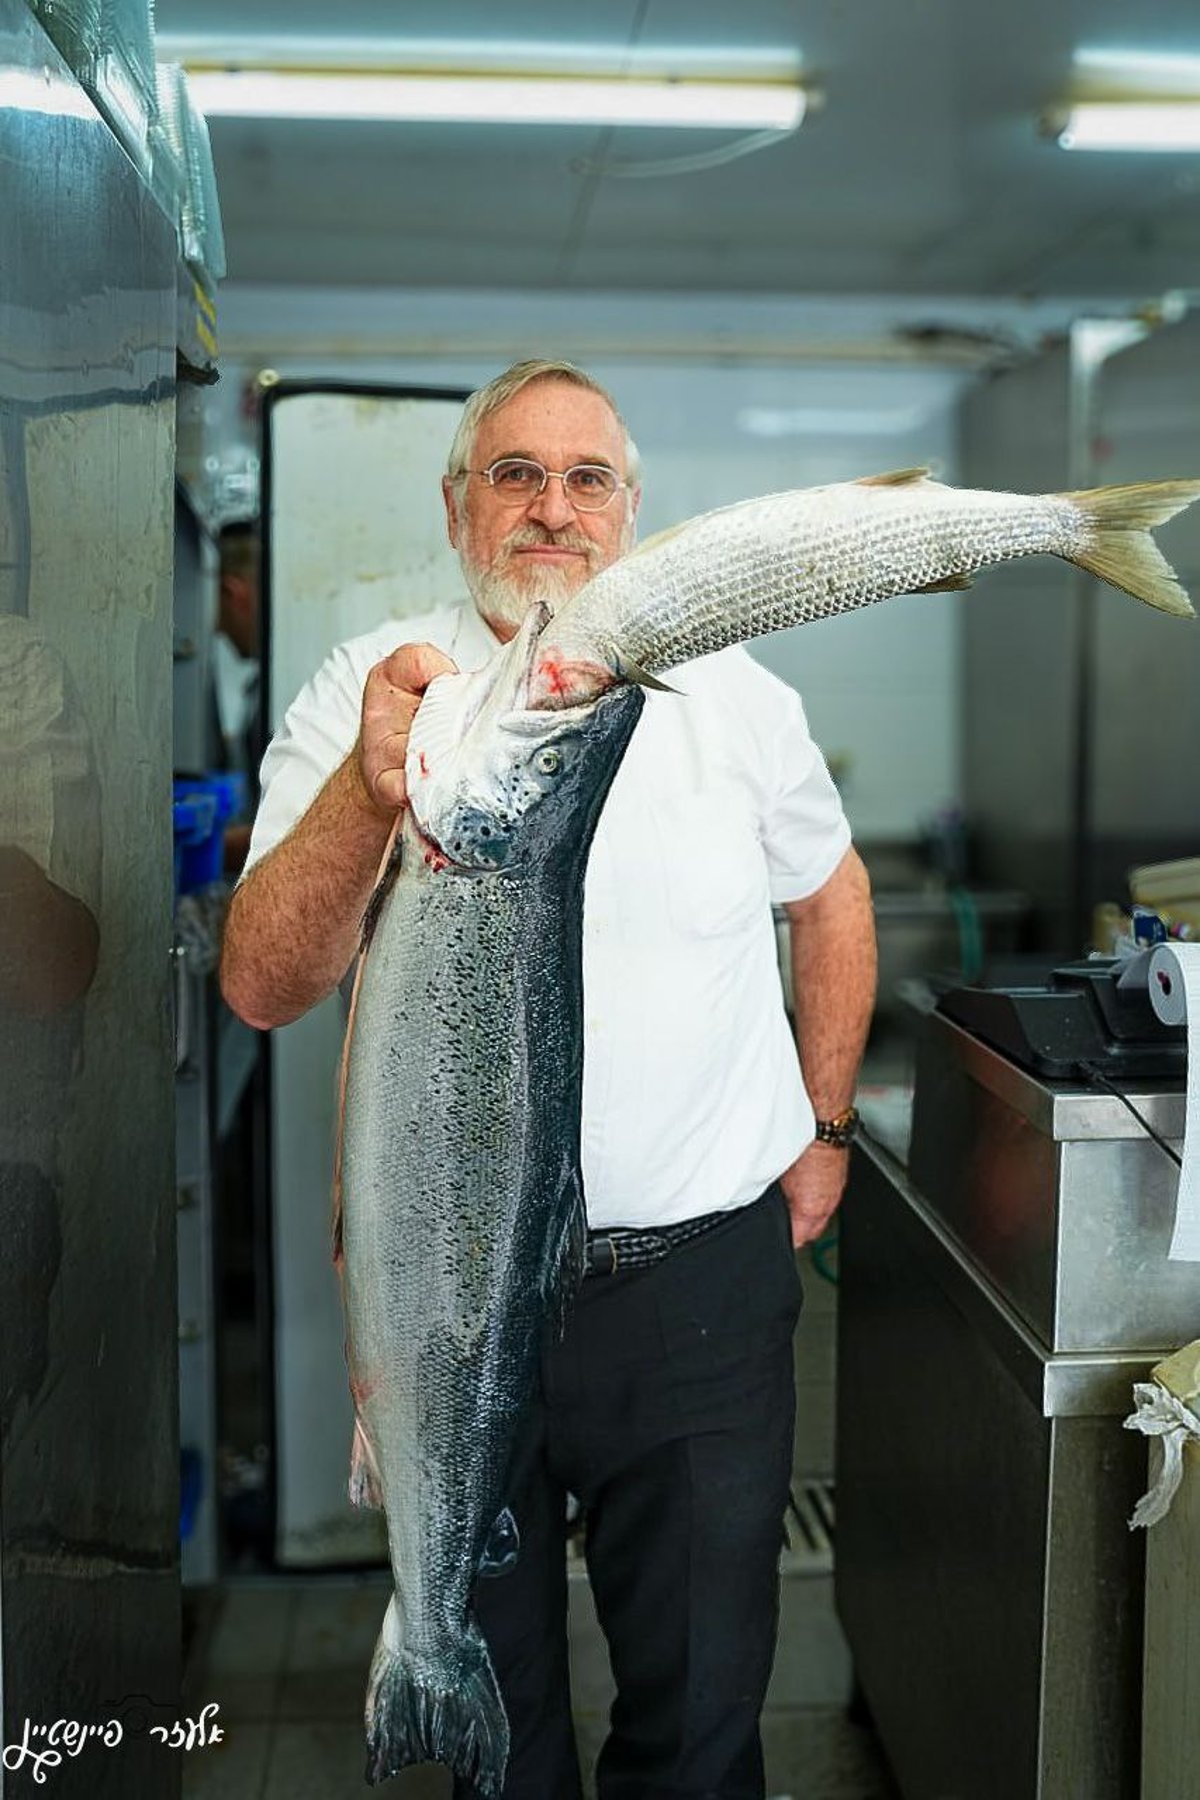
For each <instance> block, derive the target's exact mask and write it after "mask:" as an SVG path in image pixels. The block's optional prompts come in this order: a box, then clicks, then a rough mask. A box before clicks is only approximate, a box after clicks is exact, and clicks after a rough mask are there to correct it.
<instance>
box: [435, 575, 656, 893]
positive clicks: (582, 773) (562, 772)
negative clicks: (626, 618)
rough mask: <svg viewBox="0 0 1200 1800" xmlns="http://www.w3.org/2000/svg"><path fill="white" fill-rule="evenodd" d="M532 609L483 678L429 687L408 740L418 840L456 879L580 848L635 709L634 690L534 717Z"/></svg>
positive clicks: (538, 621)
mask: <svg viewBox="0 0 1200 1800" xmlns="http://www.w3.org/2000/svg"><path fill="white" fill-rule="evenodd" d="M549 616H550V615H549V611H548V609H547V608H545V607H543V606H541V605H535V606H533V607H531V608H530V611H529V612H528V614H527V615H526V617H525V620H524V622H523V623H522V625H521V628H520V630H519V631H518V633H517V635H516V636H515V637H514V638H513V639H512V640H511V641H510V642H509V643H508V644H506V645H505V646H504V647H503V648H502V649H501V650H500V651H498V652H497V654H496V655H495V656H494V657H493V658H492V660H491V661H490V662H489V663H488V664H487V665H486V666H485V667H484V668H482V669H479V670H476V671H475V672H474V673H473V674H470V675H444V676H440V677H439V678H438V679H437V680H436V681H434V682H432V683H431V684H430V687H429V689H428V691H427V692H426V694H425V697H424V699H423V700H422V702H421V705H420V707H419V708H418V711H417V715H416V718H415V719H414V721H413V727H412V731H411V733H410V736H409V743H408V755H407V760H406V763H405V775H406V780H407V785H408V796H409V804H410V806H411V808H412V812H413V817H414V819H415V822H416V824H417V826H418V827H419V829H420V831H421V834H422V836H423V837H424V838H425V839H426V840H427V842H428V843H429V844H430V845H431V846H432V848H433V850H434V851H435V852H436V853H437V854H438V856H439V857H440V858H442V859H444V860H445V862H446V863H447V864H449V865H450V866H451V867H453V868H454V869H457V870H458V871H460V872H463V873H471V872H472V871H474V872H477V873H491V872H494V871H496V870H500V869H507V868H514V867H516V866H518V865H525V864H527V863H528V862H530V861H531V860H534V859H536V858H537V857H545V856H547V855H549V854H552V853H553V850H554V847H555V846H556V845H557V844H559V843H565V842H568V841H571V842H573V841H575V839H577V838H578V836H579V835H580V833H581V831H582V830H583V829H584V827H585V824H586V827H587V829H588V833H589V835H590V828H591V826H592V825H594V823H595V819H596V817H597V816H598V814H599V811H600V807H601V805H602V804H603V801H604V798H605V796H606V795H607V793H608V789H609V786H610V785H611V783H612V779H613V777H614V775H615V774H616V772H617V769H618V768H619V766H620V763H621V758H622V757H623V755H624V754H625V748H626V746H627V744H628V742H629V739H630V737H631V736H632V733H633V728H634V726H635V725H636V723H637V720H638V717H639V715H640V713H641V708H642V695H641V693H640V691H639V690H638V689H637V688H636V687H630V686H619V687H614V688H612V689H611V690H610V691H606V692H604V693H603V694H601V695H600V696H599V697H597V698H595V699H591V700H589V701H587V702H586V703H584V704H579V705H573V706H571V705H568V706H563V707H561V708H560V709H559V710H557V711H546V710H541V709H539V710H534V709H533V708H532V707H531V706H530V704H529V699H530V690H531V684H532V681H533V676H534V668H535V663H536V660H537V655H538V637H539V634H540V632H541V631H542V630H543V629H544V627H545V625H546V623H547V621H548V619H549Z"/></svg>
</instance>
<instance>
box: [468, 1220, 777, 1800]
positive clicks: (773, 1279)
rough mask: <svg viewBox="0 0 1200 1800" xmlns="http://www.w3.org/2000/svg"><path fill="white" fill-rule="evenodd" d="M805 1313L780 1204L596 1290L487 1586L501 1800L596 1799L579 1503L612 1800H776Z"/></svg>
mask: <svg viewBox="0 0 1200 1800" xmlns="http://www.w3.org/2000/svg"><path fill="white" fill-rule="evenodd" d="M800 1298H801V1296H800V1283H799V1278H798V1275H797V1272H796V1263H795V1257H794V1255H793V1252H792V1247H791V1233H790V1227H789V1223H788V1214H787V1206H786V1203H785V1201H784V1198H783V1195H782V1193H781V1192H780V1190H779V1188H778V1187H775V1186H772V1187H771V1188H769V1189H768V1190H767V1192H766V1194H765V1195H763V1197H762V1198H761V1199H760V1200H758V1201H756V1202H754V1204H752V1205H751V1206H747V1207H745V1208H743V1209H742V1210H741V1211H739V1212H738V1213H735V1214H733V1215H731V1216H730V1218H729V1220H728V1221H727V1222H725V1223H722V1224H721V1225H719V1226H718V1227H717V1228H716V1229H715V1230H713V1231H711V1232H710V1233H708V1234H707V1235H705V1236H703V1237H700V1238H698V1239H696V1240H695V1241H694V1242H691V1243H687V1244H684V1245H682V1246H680V1248H679V1249H677V1250H676V1251H674V1252H673V1253H672V1254H671V1255H670V1256H668V1257H667V1258H665V1259H664V1260H663V1261H662V1262H660V1263H657V1264H654V1265H653V1266H651V1267H650V1268H646V1269H631V1270H628V1271H620V1270H618V1271H617V1273H615V1274H613V1275H598V1276H593V1277H592V1278H590V1279H589V1280H588V1281H586V1282H585V1283H584V1286H583V1289H582V1292H581V1294H580V1296H579V1298H578V1300H577V1302H576V1304H575V1307H574V1310H573V1312H572V1315H571V1318H570V1320H569V1323H568V1326H567V1330H566V1334H565V1336H564V1337H563V1339H562V1340H561V1341H560V1342H556V1343H552V1344H548V1345H547V1346H546V1348H545V1350H544V1353H543V1357H542V1382H541V1393H540V1395H539V1397H538V1399H537V1401H536V1403H535V1405H534V1407H533V1409H532V1411H531V1414H530V1417H529V1420H528V1424H527V1429H526V1430H525V1431H524V1432H523V1434H522V1438H521V1442H520V1444H519V1448H518V1456H517V1460H516V1464H515V1467H514V1472H513V1478H512V1482H511V1504H512V1509H513V1512H514V1514H515V1516H516V1519H517V1525H518V1530H519V1532H520V1538H521V1548H520V1556H519V1559H518V1562H517V1565H516V1567H515V1569H514V1570H513V1571H512V1572H511V1573H509V1574H507V1575H504V1576H500V1577H497V1578H494V1579H491V1580H480V1581H478V1582H477V1583H476V1605H477V1610H478V1614H479V1618H480V1622H481V1624H482V1627H483V1631H484V1634H485V1636H486V1638H487V1640H488V1644H489V1646H490V1648H491V1651H492V1655H493V1658H494V1661H495V1663H496V1668H497V1672H498V1674H499V1678H500V1686H501V1690H502V1692H503V1695H504V1700H505V1705H506V1708H507V1710H508V1716H509V1723H510V1726H511V1729H512V1749H511V1753H510V1757H509V1768H508V1778H507V1780H506V1783H505V1787H504V1800H579V1796H580V1792H581V1789H580V1778H579V1764H578V1759H577V1756H576V1751H575V1743H574V1736H573V1731H572V1725H571V1699H570V1690H569V1682H568V1666H567V1632H566V1611H567V1577H566V1555H565V1499H566V1494H567V1493H568V1492H571V1493H574V1494H575V1495H577V1496H578V1498H579V1499H580V1500H581V1501H582V1502H583V1504H584V1507H585V1508H586V1512H587V1527H586V1554H587V1565H588V1573H589V1576H590V1578H591V1583H592V1590H593V1593H594V1596H595V1601H596V1608H597V1612H598V1614H599V1618H600V1624H601V1626H602V1628H603V1631H604V1634H605V1637H606V1638H607V1640H608V1646H609V1653H610V1656H611V1660H612V1666H613V1674H614V1677H615V1680H616V1685H617V1698H616V1701H615V1703H614V1706H613V1711H612V1720H611V1731H610V1735H609V1737H608V1739H607V1741H606V1743H605V1745H604V1748H603V1750H602V1751H601V1754H600V1760H599V1764H598V1766H597V1774H596V1778H597V1790H598V1794H599V1800H762V1797H763V1794H764V1785H763V1782H764V1777H763V1762H762V1746H761V1741H760V1737H759V1714H760V1712H761V1710H762V1704H763V1698H764V1695H765V1693H766V1687H767V1681H768V1678H769V1676H770V1672H771V1663H772V1659H773V1656H774V1651H775V1637H776V1631H777V1626H778V1611H779V1583H778V1561H779V1551H780V1546H781V1542H782V1534H783V1518H784V1511H785V1508H786V1505H787V1496H788V1485H789V1481H790V1476H791V1466H792V1437H793V1427H794V1418H795V1393H794V1375H793V1361H792V1334H793V1332H794V1330H795V1325H796V1320H797V1317H798V1316H799V1311H800ZM454 1792H455V1800H472V1790H471V1789H470V1788H469V1787H467V1786H466V1785H465V1784H463V1783H461V1782H459V1783H457V1784H456V1786H455V1790H454Z"/></svg>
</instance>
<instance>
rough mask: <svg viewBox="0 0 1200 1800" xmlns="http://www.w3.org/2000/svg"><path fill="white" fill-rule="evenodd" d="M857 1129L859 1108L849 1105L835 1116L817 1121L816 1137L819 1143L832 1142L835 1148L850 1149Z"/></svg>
mask: <svg viewBox="0 0 1200 1800" xmlns="http://www.w3.org/2000/svg"><path fill="white" fill-rule="evenodd" d="M857 1129H858V1108H857V1106H848V1107H846V1109H845V1111H844V1112H840V1113H838V1114H837V1116H836V1117H835V1118H832V1119H818V1120H817V1121H816V1139H817V1142H818V1143H819V1144H832V1145H833V1146H834V1147H835V1149H838V1150H848V1149H849V1148H850V1146H851V1144H852V1143H853V1142H854V1133H855V1132H856V1131H857Z"/></svg>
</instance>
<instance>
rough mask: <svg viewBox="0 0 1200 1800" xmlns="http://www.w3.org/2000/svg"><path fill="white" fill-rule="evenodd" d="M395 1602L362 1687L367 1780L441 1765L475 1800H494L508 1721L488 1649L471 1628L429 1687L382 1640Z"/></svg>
mask: <svg viewBox="0 0 1200 1800" xmlns="http://www.w3.org/2000/svg"><path fill="white" fill-rule="evenodd" d="M394 1628H395V1614H394V1602H391V1601H389V1603H388V1616H387V1617H386V1618H385V1619H384V1622H383V1630H382V1632H381V1633H380V1635H379V1642H378V1644H377V1645H376V1647H375V1655H374V1658H373V1660H372V1663H371V1675H370V1681H369V1683H368V1687H367V1713H366V1724H367V1780H368V1781H369V1782H372V1783H375V1782H380V1781H386V1780H387V1779H388V1777H389V1776H391V1775H397V1774H399V1772H400V1770H401V1769H406V1768H408V1767H410V1766H411V1765H412V1764H413V1763H423V1762H439V1763H445V1764H446V1765H447V1767H449V1768H451V1769H453V1771H454V1773H455V1774H456V1775H457V1776H458V1777H459V1778H460V1779H461V1780H462V1781H464V1782H468V1783H469V1784H470V1785H471V1786H472V1788H473V1789H474V1791H475V1793H476V1794H478V1795H479V1797H480V1800H499V1797H500V1792H501V1789H502V1788H503V1786H504V1771H505V1768H506V1766H507V1763H508V1718H507V1715H506V1713H505V1711H504V1702H503V1700H502V1699H501V1698H500V1687H499V1684H498V1682H497V1680H496V1672H495V1670H494V1669H493V1668H492V1660H491V1657H490V1656H489V1655H488V1652H487V1646H486V1644H485V1643H484V1641H483V1638H482V1637H481V1636H480V1633H479V1631H478V1628H477V1627H475V1626H471V1627H470V1628H469V1629H468V1633H467V1638H466V1641H465V1643H464V1644H463V1646H462V1654H461V1656H460V1657H458V1658H456V1659H455V1663H454V1665H452V1666H451V1665H448V1666H447V1668H446V1670H445V1672H444V1673H442V1672H439V1675H438V1680H437V1685H436V1686H435V1685H433V1683H432V1681H431V1679H430V1675H431V1671H430V1670H429V1669H428V1667H424V1668H423V1667H421V1665H419V1664H418V1663H417V1662H416V1661H415V1660H414V1659H413V1658H411V1657H410V1656H408V1655H406V1654H405V1653H404V1652H403V1651H399V1650H395V1649H393V1648H392V1647H391V1644H390V1643H389V1638H390V1637H391V1636H392V1635H393V1632H394Z"/></svg>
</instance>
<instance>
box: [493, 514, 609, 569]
mask: <svg viewBox="0 0 1200 1800" xmlns="http://www.w3.org/2000/svg"><path fill="white" fill-rule="evenodd" d="M542 545H544V546H546V547H547V548H553V549H555V550H578V551H580V552H581V553H582V554H583V555H584V556H586V557H587V559H588V561H589V563H594V562H595V561H596V559H597V556H598V553H599V545H598V544H595V543H593V541H592V539H591V538H589V537H585V536H584V534H583V533H582V531H574V530H573V529H572V528H571V527H570V526H569V525H564V526H562V527H561V529H559V530H558V531H551V530H550V529H549V527H548V526H545V525H534V524H532V523H531V524H528V525H518V526H517V527H516V529H515V530H514V531H512V532H510V534H509V536H508V537H506V538H505V540H504V542H503V544H502V545H501V546H500V550H499V552H498V554H497V556H496V559H495V561H494V562H493V564H492V567H493V569H494V568H496V567H497V566H498V565H500V564H501V563H506V562H507V561H508V559H509V557H510V556H511V555H512V554H513V552H514V551H516V550H532V549H535V548H538V547H540V546H542Z"/></svg>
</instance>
